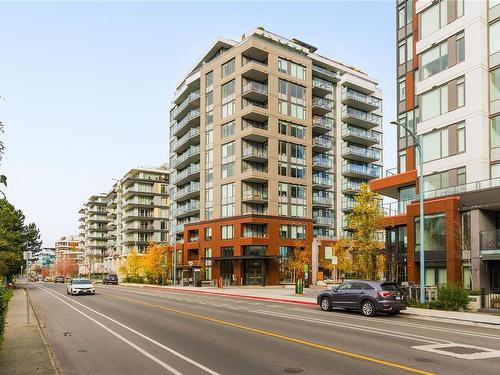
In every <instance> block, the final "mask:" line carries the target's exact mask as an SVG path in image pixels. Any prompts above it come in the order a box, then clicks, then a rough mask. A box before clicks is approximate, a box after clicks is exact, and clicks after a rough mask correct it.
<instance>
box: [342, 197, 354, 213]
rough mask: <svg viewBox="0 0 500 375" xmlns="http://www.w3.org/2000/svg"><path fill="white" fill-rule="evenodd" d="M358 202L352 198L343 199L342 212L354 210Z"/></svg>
mask: <svg viewBox="0 0 500 375" xmlns="http://www.w3.org/2000/svg"><path fill="white" fill-rule="evenodd" d="M355 203H356V201H355V200H354V198H351V197H342V210H343V211H347V210H352V209H353V207H354V205H355Z"/></svg>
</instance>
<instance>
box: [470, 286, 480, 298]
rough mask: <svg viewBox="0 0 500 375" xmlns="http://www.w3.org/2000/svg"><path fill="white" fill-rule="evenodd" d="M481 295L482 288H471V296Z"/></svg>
mask: <svg viewBox="0 0 500 375" xmlns="http://www.w3.org/2000/svg"><path fill="white" fill-rule="evenodd" d="M480 295H481V289H479V288H476V289H471V290H469V296H480Z"/></svg>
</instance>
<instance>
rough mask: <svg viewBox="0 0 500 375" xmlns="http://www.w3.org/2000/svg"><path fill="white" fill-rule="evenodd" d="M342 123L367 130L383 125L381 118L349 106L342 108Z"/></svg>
mask: <svg viewBox="0 0 500 375" xmlns="http://www.w3.org/2000/svg"><path fill="white" fill-rule="evenodd" d="M342 121H344V122H347V123H349V124H352V125H356V126H361V127H363V128H366V129H371V128H374V127H377V126H380V125H382V117H381V116H377V115H374V114H372V113H368V112H364V111H360V110H359V109H355V108H352V107H347V106H344V107H343V108H342Z"/></svg>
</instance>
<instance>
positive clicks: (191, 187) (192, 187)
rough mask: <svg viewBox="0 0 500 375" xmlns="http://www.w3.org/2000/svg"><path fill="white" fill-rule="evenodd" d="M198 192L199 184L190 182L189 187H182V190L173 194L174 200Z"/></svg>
mask: <svg viewBox="0 0 500 375" xmlns="http://www.w3.org/2000/svg"><path fill="white" fill-rule="evenodd" d="M199 191H200V183H199V182H192V183H190V184H189V185H186V186H184V187H183V188H182V189H178V190H177V191H176V192H175V195H174V199H181V198H182V197H184V196H186V195H188V194H191V193H195V192H199Z"/></svg>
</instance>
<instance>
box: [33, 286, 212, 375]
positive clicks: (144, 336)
mask: <svg viewBox="0 0 500 375" xmlns="http://www.w3.org/2000/svg"><path fill="white" fill-rule="evenodd" d="M41 289H45V288H41ZM45 292H46V293H49V294H52V295H53V296H54V297H55V298H57V299H59V297H57V296H55V295H54V294H53V293H52V291H49V290H47V289H45ZM54 293H57V294H59V295H61V296H62V297H63V298H66V299H68V300H70V301H71V302H73V303H75V304H77V305H80V306H82V307H84V308H86V309H87V310H89V311H92V312H93V313H94V314H97V315H99V316H102V317H103V318H106V319H108V320H110V321H111V322H113V323H115V324H117V325H119V326H120V327H123V328H125V329H126V330H128V331H130V332H133V333H135V334H136V335H137V336H140V337H142V338H143V339H145V340H148V341H149V342H151V343H153V344H155V345H157V346H159V347H160V348H162V349H165V350H166V351H168V352H169V353H171V354H173V355H175V356H177V357H179V358H181V359H183V360H185V361H186V362H188V363H190V364H192V365H194V366H196V367H198V368H200V369H202V370H203V371H205V372H207V373H209V374H211V375H220V374H219V373H218V372H216V371H214V370H211V369H209V368H208V367H206V366H204V365H202V364H201V363H198V362H196V361H195V360H193V359H191V358H189V357H186V356H185V355H183V354H181V353H179V352H178V351H176V350H174V349H172V348H170V347H168V346H166V345H163V344H162V343H160V342H158V341H156V340H154V339H152V338H150V337H148V336H146V335H144V334H142V333H140V332H138V331H136V330H135V329H133V328H130V327H128V326H126V325H125V324H123V323H120V322H119V321H117V320H115V319H113V318H111V317H109V316H107V315H104V314H102V313H100V312H98V311H96V310H94V309H92V308H90V307H88V306H86V305H84V304H82V303H80V302H77V301H75V300H74V299H72V298H69V297H66V296H65V295H63V294H61V293H59V292H54ZM61 301H62V300H61ZM62 302H64V301H62ZM64 303H66V302H64ZM68 306H71V305H69V304H68ZM71 307H72V308H73V309H75V310H76V311H78V312H80V311H79V310H77V309H76V308H74V307H73V306H71ZM80 313H81V314H84V313H83V312H80ZM90 319H91V318H90ZM99 324H100V323H99Z"/></svg>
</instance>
